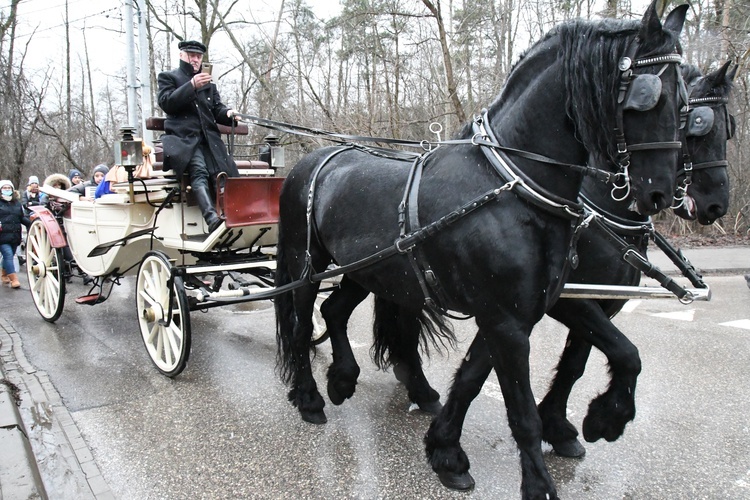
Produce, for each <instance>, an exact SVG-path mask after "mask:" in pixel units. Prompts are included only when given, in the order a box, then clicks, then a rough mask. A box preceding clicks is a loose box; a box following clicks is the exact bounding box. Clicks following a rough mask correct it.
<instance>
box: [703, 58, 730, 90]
mask: <svg viewBox="0 0 750 500" xmlns="http://www.w3.org/2000/svg"><path fill="white" fill-rule="evenodd" d="M730 64H732V61H727V62H725V63H724V64H723V65H722V66H721V68H719V69H717V70H716V71H712V72H711V73H709V74H707V75H706V76H705V79H706V80H707V81H708V82H709V83H710V84H711V88H718V87H722V86H724V85H726V84H727V83H731V82H732V80H733V79H734V73H736V71H734V70H733V74H732V76H731V77H730V76H729V74H728V73H727V70H728V69H729V66H730Z"/></svg>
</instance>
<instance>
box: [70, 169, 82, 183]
mask: <svg viewBox="0 0 750 500" xmlns="http://www.w3.org/2000/svg"><path fill="white" fill-rule="evenodd" d="M75 176H78V177H80V178H83V175H82V174H81V171H80V170H78V169H77V168H71V169H70V172H68V180H70V181H71V182H72V181H73V177H75Z"/></svg>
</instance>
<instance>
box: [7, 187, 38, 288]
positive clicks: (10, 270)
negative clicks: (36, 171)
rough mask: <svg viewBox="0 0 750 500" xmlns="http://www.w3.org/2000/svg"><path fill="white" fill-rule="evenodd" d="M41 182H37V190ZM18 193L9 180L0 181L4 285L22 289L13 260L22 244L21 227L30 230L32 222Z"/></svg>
mask: <svg viewBox="0 0 750 500" xmlns="http://www.w3.org/2000/svg"><path fill="white" fill-rule="evenodd" d="M38 187H39V182H37V188H38ZM18 198H19V197H18V193H17V192H16V190H15V187H14V186H13V183H12V182H11V181H9V180H2V181H0V255H2V259H3V264H2V283H3V285H5V284H9V285H10V286H11V288H20V287H21V283H20V282H19V281H18V275H17V274H16V263H15V261H14V260H13V258H14V256H15V254H16V248H18V245H20V244H21V225H22V224H23V225H24V226H26V228H28V227H29V226H31V221H30V220H29V218H28V217H26V215H25V214H24V211H23V205H21V202H20V201H19V199H18Z"/></svg>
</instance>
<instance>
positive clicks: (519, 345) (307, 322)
mask: <svg viewBox="0 0 750 500" xmlns="http://www.w3.org/2000/svg"><path fill="white" fill-rule="evenodd" d="M685 10H686V9H685V8H678V9H676V10H675V11H674V12H673V14H672V15H670V17H669V18H668V19H667V21H666V22H665V25H664V28H662V25H661V23H660V22H659V20H658V18H657V16H656V13H655V9H654V7H653V6H651V7H650V8H649V10H648V12H647V14H646V15H645V16H644V19H643V22H642V23H638V22H614V21H607V22H602V23H586V22H577V23H568V24H565V25H562V26H560V27H559V28H557V29H556V30H554V31H553V32H552V33H551V34H550V35H548V36H547V37H546V38H545V39H544V40H542V41H541V42H539V43H538V44H536V45H535V46H534V47H533V48H532V49H531V50H529V51H528V52H527V53H526V54H525V55H524V57H523V59H522V60H521V61H520V62H519V63H518V64H517V65H516V67H515V68H514V70H513V71H512V73H511V75H510V77H509V80H508V82H507V84H506V86H505V88H504V90H503V93H502V94H501V96H500V97H499V98H498V100H496V101H495V102H494V103H493V104H492V105H491V106H490V107H489V109H488V116H489V126H491V127H492V129H493V131H494V133H495V135H496V136H497V137H498V140H499V141H500V143H501V144H502V145H504V146H510V147H514V148H518V149H523V150H527V151H533V152H535V153H539V154H542V155H545V156H548V157H552V158H555V159H556V160H559V161H562V162H566V163H570V164H579V165H580V164H583V163H585V161H586V159H587V157H588V156H589V155H590V154H592V155H594V156H595V157H597V158H602V159H612V158H613V155H614V153H615V151H616V148H615V143H614V139H613V136H612V130H613V128H614V126H615V114H616V94H617V93H616V92H615V91H614V89H616V87H617V85H618V84H619V75H620V72H619V71H618V70H617V64H618V62H619V60H620V57H621V56H622V55H623V54H624V53H625V52H626V50H627V49H628V47H629V46H630V44H631V43H633V41H634V39H635V38H636V36H638V38H639V40H640V42H641V43H640V45H639V47H638V51H637V53H636V56H637V57H638V58H641V57H644V56H646V55H652V54H669V53H671V52H673V51H674V50H675V47H677V38H678V36H679V32H680V30H681V28H682V24H683V22H684V15H685ZM668 66H669V67H668V68H666V71H665V72H664V73H663V75H662V79H663V89H662V95H661V98H660V100H659V103H658V104H657V105H656V107H655V108H653V109H652V110H649V111H647V112H625V115H624V128H625V130H624V132H625V137H626V139H627V141H628V143H630V144H633V143H643V142H669V141H676V140H678V139H679V134H678V124H679V116H678V109H679V102H678V101H679V99H678V90H677V89H678V75H677V72H676V70H675V68H674V65H668ZM659 69H660V68H659V67H647V68H645V69H642V70H638V71H640V72H649V73H656V72H657V71H659ZM470 136H471V132H470V128H469V127H468V126H467V127H465V128H464V130H463V131H462V132H461V133H460V134H459V137H461V138H469V137H470ZM331 155H333V156H331ZM326 158H330V160H329V161H328V163H327V164H326V165H325V166H324V167H323V168H322V170H320V173H319V175H318V176H317V181H316V191H315V197H314V203H313V207H314V209H313V212H312V219H313V221H314V227H315V231H314V232H313V234H312V237H311V238H309V241H310V245H309V249H308V226H307V223H306V207H307V198H308V193H309V192H310V186H311V182H312V178H313V177H314V173H315V172H316V171H317V169H318V166H319V165H320V164H321V162H323V161H324V160H325V159H326ZM677 161H678V152H677V151H676V150H674V149H660V150H646V151H638V152H634V153H633V154H632V157H631V165H630V174H631V177H632V179H633V181H634V184H633V194H634V199H635V202H636V204H637V206H638V207H639V209H640V210H641V211H642V212H644V213H654V212H655V211H658V210H659V209H661V208H664V207H665V206H666V205H667V204H668V202H669V201H670V200H671V193H672V192H673V189H674V173H675V171H676V167H677ZM516 164H517V166H518V168H519V169H521V170H522V171H523V172H524V174H525V175H526V176H528V177H529V178H531V179H533V180H534V181H535V182H537V183H538V184H539V185H541V186H542V187H543V188H544V189H547V190H549V191H550V192H552V193H554V194H555V195H557V196H559V197H563V198H566V199H568V200H575V199H576V197H577V195H578V192H579V189H580V187H581V180H582V179H581V176H580V174H578V173H575V172H573V171H571V170H568V169H565V168H560V167H551V166H550V165H546V164H540V163H538V162H535V161H533V160H528V159H525V158H518V159H516ZM654 165H659V168H658V169H655V168H654V167H653V166H654ZM407 175H408V168H407V166H406V165H405V164H404V162H403V161H398V160H393V159H384V158H382V157H375V156H372V155H369V154H367V153H366V152H362V151H359V150H357V149H348V150H345V151H341V152H337V150H336V149H335V148H326V149H323V150H320V151H316V152H313V153H312V154H310V155H308V156H306V157H305V158H303V159H302V160H301V161H300V162H299V163H298V164H297V165H296V166H295V167H294V169H293V170H292V172H291V173H290V174H289V177H288V178H287V181H286V182H285V184H284V187H283V189H282V193H281V200H280V202H281V203H280V205H281V214H280V216H281V217H280V224H279V245H278V249H279V253H278V268H277V274H276V284H277V286H283V285H285V284H287V283H289V282H291V281H292V280H294V279H297V278H299V277H301V276H303V275H304V274H305V273H306V272H308V271H309V269H310V268H313V269H314V270H317V271H320V270H322V269H324V268H325V267H326V266H327V265H328V264H329V263H331V262H335V263H337V264H339V265H346V264H348V263H351V262H354V261H356V260H358V259H361V258H364V257H367V256H368V255H371V254H373V253H375V252H377V251H378V250H381V249H383V248H385V247H387V246H389V245H392V244H393V242H394V241H395V240H396V239H397V238H398V236H399V226H398V204H399V202H400V201H401V198H402V193H403V190H404V186H405V184H406V177H407ZM502 184H503V183H502V181H500V180H499V178H498V176H497V174H496V173H495V172H494V171H493V168H492V167H491V166H490V165H489V164H488V162H487V160H486V159H485V157H484V154H483V153H482V151H481V150H480V149H479V148H478V147H476V146H471V145H457V146H451V147H440V148H438V149H437V150H435V151H433V152H432V153H431V154H430V155H429V156H428V157H427V158H426V159H425V167H424V173H423V176H422V182H421V186H420V191H419V213H420V221H421V222H422V224H423V225H424V224H426V223H429V222H432V221H434V220H437V219H439V218H440V217H442V216H444V215H445V214H447V213H449V212H450V211H452V210H454V209H456V208H457V207H459V206H461V205H462V204H464V203H465V202H466V201H467V200H469V199H472V198H474V197H476V196H478V195H480V194H482V193H484V192H486V191H487V190H488V189H490V188H493V187H500V186H501V185H502ZM571 203H572V202H571ZM572 231H573V225H572V224H571V221H570V220H569V219H565V218H561V217H559V216H556V215H553V214H551V213H548V212H546V211H542V210H539V209H538V208H536V207H535V206H533V205H531V204H530V203H528V202H527V201H526V200H524V199H521V198H520V197H518V196H517V195H515V194H513V193H510V192H507V193H505V194H504V195H502V196H500V198H499V199H498V201H497V202H494V203H492V204H490V205H488V206H486V207H484V208H482V209H481V210H478V211H476V212H475V213H473V214H472V215H471V216H469V217H467V218H465V219H463V220H461V222H460V224H455V225H453V226H450V227H449V228H448V229H446V230H444V231H442V232H440V233H438V234H436V235H435V236H433V237H432V238H430V239H429V240H428V241H427V242H426V243H425V244H424V245H423V247H422V248H423V250H424V255H425V256H426V259H427V261H428V262H429V263H430V265H431V267H432V269H433V271H434V272H435V274H436V276H437V278H438V280H439V281H440V283H441V285H442V287H443V289H444V290H445V292H446V303H445V304H444V305H445V306H446V307H448V308H450V309H452V310H455V311H460V312H463V313H465V314H470V315H473V316H475V317H476V321H477V325H478V327H479V334H478V335H477V340H475V345H472V347H471V349H470V353H472V352H474V351H475V350H476V345H478V344H479V343H481V344H482V349H483V350H484V351H485V353H488V354H489V355H490V356H491V358H492V364H491V365H490V368H494V369H495V371H496V372H497V375H498V379H499V381H500V385H501V387H502V390H503V395H504V398H505V401H506V407H507V410H508V420H509V424H510V427H511V430H512V433H513V436H514V438H515V439H516V442H517V443H518V447H519V449H520V451H521V467H522V471H523V481H522V493H523V496H524V497H525V498H544V497H547V498H555V497H556V491H555V487H554V484H553V482H552V479H551V478H550V476H549V474H548V472H547V470H546V467H545V465H544V461H543V459H542V454H541V433H542V427H541V420H540V418H539V416H538V414H537V410H536V405H535V402H534V397H533V394H532V392H531V388H530V385H529V373H528V356H529V335H530V333H531V330H532V328H533V326H534V324H536V323H537V322H538V321H539V319H541V317H542V316H543V315H544V313H545V312H546V310H547V309H548V308H549V307H550V306H551V305H552V304H554V302H555V300H556V298H557V295H558V294H559V290H560V289H561V287H562V284H563V283H564V279H565V276H566V273H567V264H566V261H567V256H568V250H569V242H570V240H571V236H572ZM308 250H309V258H308ZM317 289H318V284H313V283H311V284H310V285H308V286H304V287H301V288H298V289H296V290H295V291H294V292H293V294H292V295H291V296H290V295H289V294H286V295H281V296H279V297H277V299H276V311H277V322H278V331H277V340H278V345H279V366H280V371H281V374H282V376H283V378H284V380H286V381H287V382H290V383H291V385H292V389H291V391H290V393H289V398H290V400H291V401H292V403H293V404H294V405H295V406H297V408H298V409H299V411H300V413H301V415H302V417H303V419H305V420H307V421H310V422H314V423H323V422H325V414H324V413H323V407H324V402H323V399H322V397H321V396H320V394H319V393H318V390H317V386H316V383H315V380H314V379H313V377H312V371H311V367H310V358H309V356H310V354H309V346H310V334H311V331H312V322H311V316H312V310H313V304H314V301H315V296H316V292H317ZM368 292H373V293H375V295H376V296H377V297H378V300H384V301H386V302H388V303H390V304H392V305H393V307H395V313H394V312H393V311H394V310H391V312H390V314H392V315H393V316H392V318H391V319H387V320H385V321H383V322H382V324H386V325H387V324H391V325H394V326H393V328H396V329H398V328H403V329H404V330H407V331H408V333H407V335H409V334H410V333H414V332H416V331H417V330H418V329H419V321H406V320H404V323H402V324H401V325H399V324H397V323H394V321H398V320H397V318H398V315H400V314H405V315H406V317H412V318H417V317H420V314H424V313H422V309H423V305H424V299H425V297H424V295H423V294H422V291H421V289H420V287H419V284H418V282H417V279H416V278H415V275H414V273H413V271H412V269H411V265H410V264H409V262H408V259H407V257H406V256H400V255H399V256H396V257H391V258H388V259H385V260H384V261H382V262H380V263H378V264H377V265H373V266H370V267H368V268H365V269H362V270H359V271H356V272H352V273H350V274H348V275H346V276H345V277H344V279H343V281H342V288H341V289H340V290H337V291H336V292H334V293H333V294H332V295H331V297H330V298H329V299H328V300H327V301H326V303H325V304H324V307H323V315H324V317H325V319H326V322H327V326H328V328H329V331H330V332H331V342H332V347H333V365H332V366H331V368H330V369H329V373H328V376H329V381H328V394H329V397H330V398H331V400H332V401H333V402H334V403H340V402H342V401H343V400H344V399H346V398H348V397H351V395H352V394H353V392H354V387H355V384H356V377H357V375H358V373H359V367H358V366H357V365H356V361H354V357H353V356H352V353H351V347H350V346H349V344H348V340H347V338H346V321H345V319H348V317H349V315H350V314H351V311H352V310H353V308H354V307H355V306H356V304H358V303H359V302H361V300H363V299H364V297H365V296H366V295H367V293H368ZM394 318H396V319H394ZM381 319H382V318H381ZM438 326H441V323H440V320H439V319H438ZM441 330H442V329H441ZM385 337H386V336H385V335H383V336H382V337H381V339H380V340H381V341H382V342H383V344H382V345H385V346H387V347H385V348H382V345H381V350H380V351H379V352H381V353H382V352H385V351H388V352H389V353H390V354H389V357H388V358H387V359H386V358H385V357H382V358H381V359H383V360H385V361H387V362H390V363H393V364H394V365H395V366H396V369H395V371H396V373H397V376H398V377H399V379H400V380H404V381H405V383H406V385H407V388H408V390H409V392H410V395H413V394H417V393H418V392H420V389H425V387H424V386H426V388H427V389H429V385H427V382H426V380H424V376H423V374H422V372H421V367H420V364H419V358H418V355H416V354H409V353H415V352H416V344H417V340H416V339H417V338H416V336H412V337H411V338H412V339H413V340H411V341H410V340H408V337H407V338H406V339H401V340H400V341H399V340H397V337H396V336H393V335H391V336H390V337H388V338H386V339H385V340H383V338H385ZM443 338H445V339H448V340H449V341H450V339H451V335H450V333H444V337H443ZM399 342H400V343H399ZM399 349H409V350H408V351H406V352H407V354H404V351H398V350H399ZM478 358H479V357H478ZM472 359H473V356H468V357H467V359H466V360H465V362H464V364H463V365H462V367H461V368H460V369H459V371H458V373H457V374H456V378H455V381H454V385H453V387H452V389H451V394H450V396H449V398H448V402H447V403H446V406H445V407H444V408H443V409H442V411H441V412H440V414H439V415H438V417H437V418H436V420H435V421H434V422H433V425H432V426H431V428H430V431H429V432H428V434H427V437H426V438H425V441H426V444H427V452H428V457H429V459H430V463H431V464H432V466H433V469H435V471H436V472H438V474H439V476H440V478H441V480H442V481H443V482H444V483H445V484H446V485H449V486H451V487H456V488H467V487H471V485H472V484H473V480H472V479H471V476H470V475H469V473H468V468H469V463H468V458H467V457H466V455H465V453H464V452H463V450H462V449H461V447H460V444H459V437H460V434H461V427H462V425H463V415H464V414H465V411H466V409H467V408H468V405H469V404H470V403H471V400H472V399H473V397H474V396H476V394H477V393H478V391H479V389H480V388H481V384H482V382H483V381H484V379H485V378H486V376H487V374H488V373H489V369H487V370H485V369H484V367H483V366H482V365H481V364H480V365H478V366H476V365H474V364H473V362H472ZM485 371H486V373H485ZM413 397H415V399H417V402H418V403H419V404H420V406H423V407H426V408H427V409H434V407H435V403H436V402H437V394H436V393H434V391H432V393H430V392H429V390H427V391H426V392H425V393H423V395H422V396H421V400H420V396H418V395H415V396H413Z"/></svg>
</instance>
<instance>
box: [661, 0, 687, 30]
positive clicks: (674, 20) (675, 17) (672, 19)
mask: <svg viewBox="0 0 750 500" xmlns="http://www.w3.org/2000/svg"><path fill="white" fill-rule="evenodd" d="M689 7H690V6H689V5H688V4H686V3H684V4H682V5H678V6H677V7H675V8H674V9H672V12H670V13H669V14H668V15H667V20H666V21H664V30H665V31H669V32H670V33H672V34H674V35H676V36H679V35H680V33H682V27H683V25H684V24H685V16H687V11H688V8H689Z"/></svg>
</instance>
